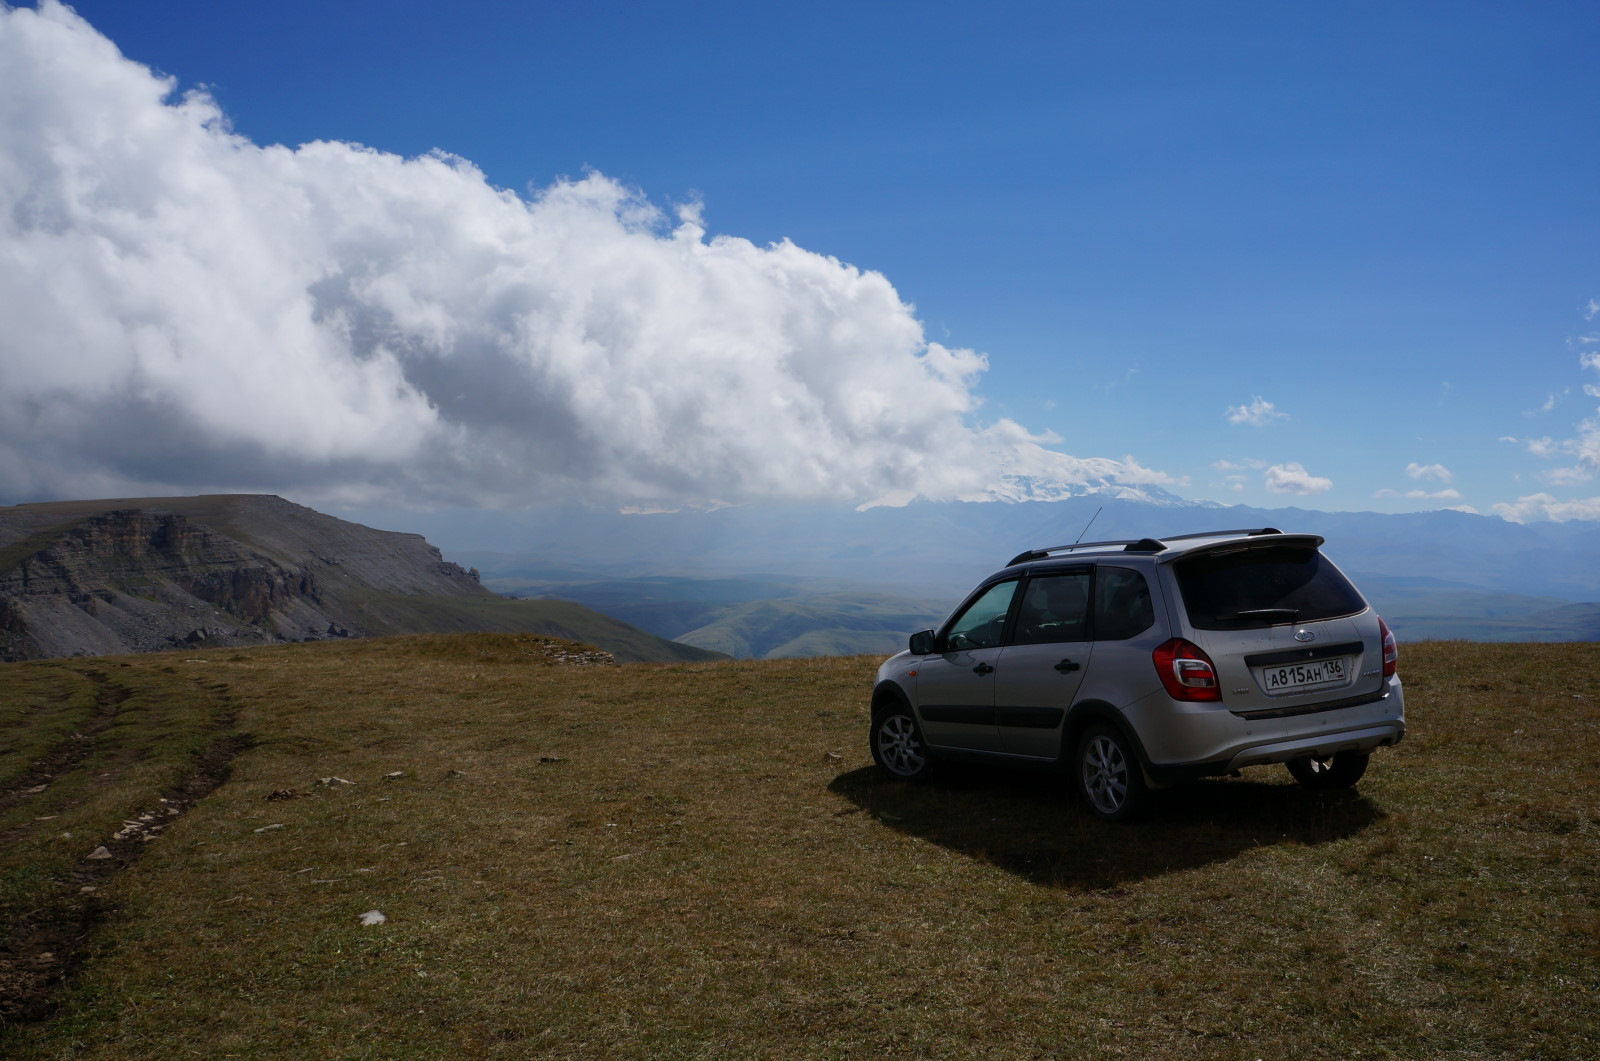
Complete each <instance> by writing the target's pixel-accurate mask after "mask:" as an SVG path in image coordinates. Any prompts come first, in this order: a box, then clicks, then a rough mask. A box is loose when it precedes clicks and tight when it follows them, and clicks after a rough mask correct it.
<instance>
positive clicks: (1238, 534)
mask: <svg viewBox="0 0 1600 1061" xmlns="http://www.w3.org/2000/svg"><path fill="white" fill-rule="evenodd" d="M1323 541H1324V539H1323V538H1322V536H1321V535H1319V534H1285V533H1284V532H1283V531H1280V530H1279V529H1278V528H1276V527H1254V528H1246V529H1241V530H1217V531H1199V532H1196V533H1191V534H1174V535H1170V536H1168V537H1164V538H1127V539H1121V540H1116V541H1104V542H1074V543H1073V544H1071V545H1052V546H1049V547H1048V548H1044V549H1029V550H1028V551H1026V552H1022V553H1018V554H1017V555H1016V556H1014V557H1012V558H1011V562H1010V563H1008V564H1006V566H1007V567H1008V568H1009V567H1016V566H1017V565H1019V564H1030V563H1033V562H1035V561H1040V560H1058V561H1060V560H1069V561H1070V560H1078V559H1088V558H1091V557H1094V558H1097V559H1104V558H1105V557H1107V556H1129V555H1130V554H1131V555H1140V556H1148V557H1152V558H1154V559H1155V561H1156V562H1157V563H1161V564H1169V563H1171V562H1172V561H1174V560H1177V559H1179V558H1180V557H1184V556H1190V555H1193V554H1194V553H1198V552H1208V551H1220V552H1226V551H1231V550H1232V549H1237V548H1259V547H1261V546H1266V545H1298V546H1300V547H1302V548H1305V547H1310V548H1313V549H1315V548H1317V547H1318V546H1320V545H1321V544H1322V543H1323Z"/></svg>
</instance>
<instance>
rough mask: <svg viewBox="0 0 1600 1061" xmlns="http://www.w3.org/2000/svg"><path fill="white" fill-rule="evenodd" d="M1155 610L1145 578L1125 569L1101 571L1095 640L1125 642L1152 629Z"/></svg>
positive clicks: (1096, 589) (1096, 591) (1097, 579)
mask: <svg viewBox="0 0 1600 1061" xmlns="http://www.w3.org/2000/svg"><path fill="white" fill-rule="evenodd" d="M1155 621H1156V609H1155V605H1154V603H1153V602H1152V601H1151V599H1150V584H1149V583H1148V582H1146V581H1145V578H1144V574H1143V573H1142V572H1139V571H1133V570H1130V569H1129V568H1126V567H1102V568H1100V570H1099V572H1098V573H1097V574H1096V575H1095V584H1094V637H1095V640H1096V641H1125V640H1127V639H1128V638H1130V637H1133V636H1135V635H1137V634H1142V633H1144V632H1145V631H1146V630H1148V629H1150V626H1151V624H1152V623H1154V622H1155Z"/></svg>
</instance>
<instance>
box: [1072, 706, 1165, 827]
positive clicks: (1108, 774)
mask: <svg viewBox="0 0 1600 1061" xmlns="http://www.w3.org/2000/svg"><path fill="white" fill-rule="evenodd" d="M1076 762H1077V770H1076V775H1077V780H1078V791H1079V792H1080V793H1082V795H1083V801H1084V802H1085V803H1087V804H1088V805H1089V810H1091V811H1092V812H1094V814H1095V815H1096V816H1097V817H1100V818H1104V819H1105V820H1106V821H1113V822H1120V821H1127V820H1128V819H1129V818H1133V817H1136V816H1137V815H1138V814H1139V812H1140V811H1141V810H1143V809H1144V804H1145V800H1146V797H1147V795H1148V791H1147V790H1146V788H1145V784H1144V772H1143V771H1142V770H1140V768H1139V761H1138V760H1137V759H1136V758H1134V755H1133V750H1132V748H1131V747H1129V745H1128V738H1126V737H1124V736H1123V735H1122V733H1121V732H1120V731H1118V730H1116V729H1113V728H1112V727H1110V726H1106V725H1097V726H1091V727H1089V729H1088V730H1087V731H1085V732H1084V734H1083V736H1082V737H1081V738H1079V740H1078V754H1077V759H1076Z"/></svg>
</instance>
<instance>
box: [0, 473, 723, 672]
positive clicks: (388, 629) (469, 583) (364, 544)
mask: <svg viewBox="0 0 1600 1061" xmlns="http://www.w3.org/2000/svg"><path fill="white" fill-rule="evenodd" d="M535 604H536V602H517V601H505V600H502V599H501V598H499V597H497V596H496V595H494V594H493V593H490V592H489V591H488V590H486V589H484V588H483V587H482V586H480V585H479V584H478V580H477V573H476V572H472V571H467V570H464V569H462V568H461V567H459V566H458V565H456V564H452V563H449V562H447V561H445V560H444V559H443V558H442V557H441V555H440V553H439V550H438V549H436V548H434V547H433V546H431V545H429V544H428V543H427V541H426V540H424V539H423V538H422V536H421V535H417V534H402V533H397V532H394V531H381V530H374V529H372V528H370V527H363V526H361V525H360V524H356V523H347V522H345V521H344V520H340V519H336V518H334V517H332V516H327V515H324V514H322V513H320V512H316V511H314V510H312V509H309V508H305V507H303V506H300V505H296V504H292V503H291V502H288V501H285V500H284V499H283V498H280V497H272V496H265V495H254V494H225V495H214V496H207V497H187V498H181V497H180V498H143V499H134V500H128V499H119V500H106V501H72V502H49V503H43V504H33V505H15V506H11V507H0V661H5V662H12V661H16V660H22V659H33V658H42V657H52V656H71V655H111V654H116V653H125V652H151V651H160V650H163V649H170V648H177V647H181V646H184V645H205V646H227V645H263V644H272V643H277V642H284V641H311V640H320V639H325V638H330V637H361V636H367V635H377V634H397V633H420V632H437V631H466V630H530V631H532V632H539V633H556V634H557V635H558V636H569V637H577V638H578V639H580V640H581V639H584V637H583V634H584V633H586V632H587V631H586V630H572V629H570V628H571V627H572V626H574V625H578V626H584V625H585V622H586V620H587V619H588V618H590V617H592V619H593V620H596V621H597V622H596V625H595V628H596V629H603V630H604V631H605V632H604V633H603V634H602V639H604V638H605V637H607V636H610V637H622V638H624V639H625V640H627V641H628V642H629V645H628V646H626V647H624V648H623V650H622V651H619V652H618V657H619V658H621V659H630V658H633V659H639V658H703V657H704V654H701V656H700V657H693V656H685V655H684V653H689V652H695V651H696V650H692V649H688V648H687V646H678V645H675V644H673V643H671V642H660V647H658V646H655V645H648V644H643V643H640V644H634V635H638V637H647V635H643V634H642V633H640V632H639V631H634V630H632V628H624V629H625V631H626V633H623V632H622V631H613V630H611V628H609V627H605V626H604V624H605V623H608V622H610V623H613V625H614V626H617V627H620V626H621V625H622V624H615V623H614V622H613V621H611V620H605V619H604V617H602V616H598V615H594V614H593V613H586V614H585V615H581V616H575V615H573V614H571V613H570V609H571V608H574V607H576V606H567V607H568V609H569V611H568V612H564V613H562V615H561V616H560V619H561V621H562V623H564V625H563V626H562V628H561V629H560V630H555V629H552V623H551V619H550V617H549V616H545V615H543V614H542V613H541V612H539V611H538V609H537V608H536V607H534V605H535ZM517 605H527V606H526V607H523V608H521V609H518V608H517ZM590 639H591V640H592V638H590ZM648 640H649V641H655V640H656V639H653V638H651V639H648ZM601 647H602V648H607V649H608V650H611V649H612V648H613V646H611V645H601ZM680 650H681V651H680Z"/></svg>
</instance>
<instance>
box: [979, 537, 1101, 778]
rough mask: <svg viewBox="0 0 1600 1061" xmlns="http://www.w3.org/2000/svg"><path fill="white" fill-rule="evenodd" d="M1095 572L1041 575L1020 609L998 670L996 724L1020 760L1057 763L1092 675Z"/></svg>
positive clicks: (1081, 569) (1083, 570) (1006, 745)
mask: <svg viewBox="0 0 1600 1061" xmlns="http://www.w3.org/2000/svg"><path fill="white" fill-rule="evenodd" d="M1093 570H1094V569H1093V568H1092V567H1089V566H1084V567H1078V568H1071V569H1068V570H1066V571H1055V572H1051V573H1050V574H1047V575H1036V576H1034V577H1033V578H1030V579H1029V580H1028V584H1027V587H1026V588H1025V589H1024V590H1023V591H1022V596H1021V599H1020V601H1019V602H1018V605H1017V616H1016V622H1015V623H1014V624H1013V626H1012V635H1011V643H1010V644H1008V645H1007V646H1006V648H1005V650H1004V651H1003V652H1002V653H1001V655H1000V660H999V663H998V664H997V670H996V672H995V693H994V695H995V725H996V726H997V727H998V729H999V731H1000V747H1001V749H1002V750H1004V751H1007V752H1010V753H1012V754H1013V755H1032V756H1040V757H1044V758H1055V757H1056V755H1057V754H1058V753H1059V752H1060V749H1061V729H1062V725H1061V724H1062V720H1063V719H1064V718H1065V717H1066V711H1067V708H1069V707H1071V706H1072V701H1073V698H1074V697H1075V696H1076V695H1077V692H1078V686H1079V685H1081V684H1082V683H1083V676H1084V675H1085V674H1086V673H1087V672H1088V666H1089V656H1090V653H1091V652H1092V651H1093V649H1094V642H1093V641H1092V640H1091V637H1092V631H1091V629H1090V618H1089V611H1090V609H1089V601H1090V594H1091V590H1092V588H1093Z"/></svg>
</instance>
